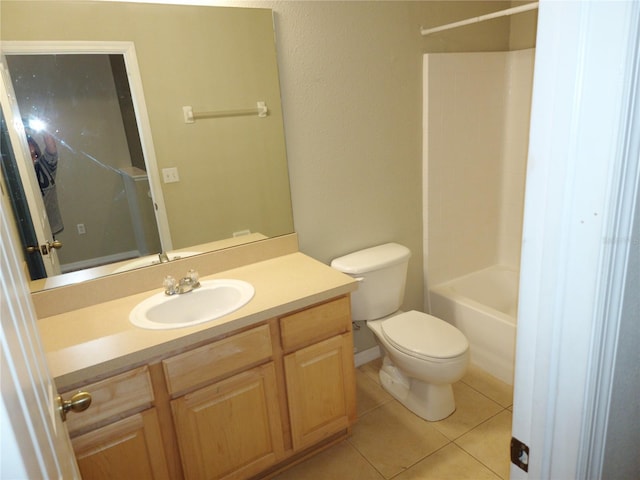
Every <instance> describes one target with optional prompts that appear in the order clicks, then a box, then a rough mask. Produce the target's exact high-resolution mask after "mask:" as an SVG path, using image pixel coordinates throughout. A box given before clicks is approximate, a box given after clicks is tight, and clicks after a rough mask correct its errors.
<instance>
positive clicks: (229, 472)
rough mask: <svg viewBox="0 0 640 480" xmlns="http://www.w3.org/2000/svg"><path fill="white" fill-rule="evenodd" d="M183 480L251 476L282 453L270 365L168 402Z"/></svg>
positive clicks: (272, 368) (280, 433) (274, 384)
mask: <svg viewBox="0 0 640 480" xmlns="http://www.w3.org/2000/svg"><path fill="white" fill-rule="evenodd" d="M171 408H172V411H173V417H174V420H175V426H176V432H177V436H178V445H179V447H180V455H181V457H182V465H183V469H184V473H185V477H186V478H187V479H193V480H195V479H197V480H205V479H220V478H224V479H232V478H233V479H239V478H248V477H250V476H252V475H255V474H257V473H259V472H261V471H262V470H264V469H265V468H267V467H268V466H270V465H273V464H274V463H276V462H277V461H278V460H280V459H281V458H282V456H283V454H284V446H283V445H284V444H283V436H282V423H281V421H280V407H279V404H278V394H277V389H276V377H275V368H274V366H273V363H268V364H266V365H262V366H260V367H256V368H253V369H251V370H248V371H246V372H243V373H240V374H238V375H235V376H233V377H231V378H228V379H226V380H223V381H221V382H218V383H215V384H213V385H210V386H208V387H205V388H202V389H200V390H196V391H195V392H193V393H190V394H187V395H185V396H184V397H180V398H178V399H176V400H173V401H172V402H171Z"/></svg>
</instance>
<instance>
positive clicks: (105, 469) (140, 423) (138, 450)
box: [63, 367, 169, 480]
mask: <svg viewBox="0 0 640 480" xmlns="http://www.w3.org/2000/svg"><path fill="white" fill-rule="evenodd" d="M82 389H83V390H85V391H87V392H89V393H90V394H91V397H92V401H91V406H90V407H89V408H90V409H89V410H88V411H86V412H83V413H79V414H74V413H71V414H69V415H68V417H67V422H68V429H69V434H70V436H71V443H72V445H73V448H74V451H75V453H76V459H77V461H78V467H79V469H80V473H81V474H82V478H83V479H85V480H91V479H105V480H106V479H114V478H136V479H155V480H165V479H167V480H168V479H169V473H168V470H167V465H166V462H165V458H166V455H165V452H164V449H163V444H162V440H161V438H162V437H161V433H160V426H159V423H158V417H157V414H156V409H155V408H153V407H152V404H153V401H154V396H153V389H152V386H151V380H150V377H149V372H148V368H147V367H141V368H136V369H133V370H131V371H128V372H125V373H122V374H119V375H115V376H113V377H110V378H107V379H104V380H101V381H98V382H94V383H91V384H88V385H85V386H83V387H82ZM73 393H75V391H71V392H69V393H68V394H67V395H63V398H64V397H66V396H71V395H73Z"/></svg>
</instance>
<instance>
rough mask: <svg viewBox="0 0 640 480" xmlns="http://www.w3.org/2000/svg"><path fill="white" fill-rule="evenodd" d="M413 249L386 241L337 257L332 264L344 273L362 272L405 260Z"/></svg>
mask: <svg viewBox="0 0 640 480" xmlns="http://www.w3.org/2000/svg"><path fill="white" fill-rule="evenodd" d="M410 256H411V251H410V250H409V249H408V248H407V247H405V246H403V245H400V244H398V243H385V244H384V245H378V246H376V247H371V248H366V249H364V250H359V251H357V252H353V253H350V254H348V255H344V256H342V257H338V258H335V259H334V260H333V261H332V262H331V266H332V267H333V268H335V269H336V270H340V271H341V272H343V273H351V274H356V275H358V274H361V273H366V272H370V271H372V270H378V269H381V268H386V267H390V266H392V265H395V264H398V263H402V262H405V261H406V260H408V258H409V257H410Z"/></svg>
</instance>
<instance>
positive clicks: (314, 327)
mask: <svg viewBox="0 0 640 480" xmlns="http://www.w3.org/2000/svg"><path fill="white" fill-rule="evenodd" d="M350 328H351V304H350V303H349V297H346V296H345V297H340V298H338V299H336V300H332V301H330V302H327V303H323V304H321V305H316V306H315V307H311V308H307V309H306V310H302V311H300V312H297V313H293V314H291V315H287V316H285V317H281V318H280V331H281V335H282V347H283V348H284V350H285V351H286V352H290V351H292V350H295V349H296V348H300V347H304V346H306V345H309V344H311V343H316V342H319V341H321V340H324V339H325V338H329V337H333V336H335V335H339V334H341V333H344V332H347V331H349V330H350Z"/></svg>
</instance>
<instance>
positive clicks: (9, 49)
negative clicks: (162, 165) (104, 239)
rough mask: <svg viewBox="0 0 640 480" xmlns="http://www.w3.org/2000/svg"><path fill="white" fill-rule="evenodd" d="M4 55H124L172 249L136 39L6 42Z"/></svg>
mask: <svg viewBox="0 0 640 480" xmlns="http://www.w3.org/2000/svg"><path fill="white" fill-rule="evenodd" d="M2 53H3V55H17V54H19V55H38V54H47V53H60V54H66V55H73V54H118V55H123V57H124V62H125V65H126V70H127V77H128V79H129V88H130V90H131V97H132V101H133V107H134V111H135V114H136V121H137V123H138V130H139V133H140V143H141V145H142V151H143V153H144V160H145V163H146V165H147V175H148V176H149V186H150V189H151V196H152V200H153V202H154V206H155V208H154V213H155V216H156V223H157V225H158V233H159V235H160V243H161V244H162V249H163V251H165V252H168V251H170V250H173V243H172V240H171V232H170V229H169V219H168V218H167V210H166V207H165V202H164V196H163V195H162V186H161V185H162V183H161V179H160V172H159V169H158V162H157V160H156V152H155V148H154V145H153V136H152V134H151V123H150V121H149V114H148V112H147V104H146V102H145V100H144V91H143V88H142V78H141V76H140V69H139V67H138V58H137V55H136V49H135V45H134V43H133V42H115V41H114V42H100V41H97V42H88V41H3V42H2Z"/></svg>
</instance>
